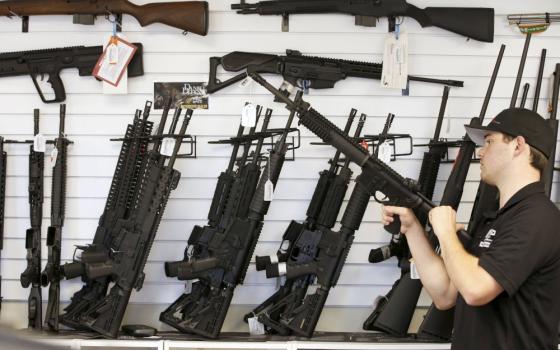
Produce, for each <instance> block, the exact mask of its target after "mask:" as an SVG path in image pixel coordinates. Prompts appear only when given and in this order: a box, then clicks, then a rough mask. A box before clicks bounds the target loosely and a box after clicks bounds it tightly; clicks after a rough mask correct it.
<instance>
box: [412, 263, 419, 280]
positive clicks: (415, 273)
mask: <svg viewBox="0 0 560 350" xmlns="http://www.w3.org/2000/svg"><path fill="white" fill-rule="evenodd" d="M410 279H411V280H419V279H420V275H419V274H418V269H417V268H416V264H415V263H414V260H413V259H410Z"/></svg>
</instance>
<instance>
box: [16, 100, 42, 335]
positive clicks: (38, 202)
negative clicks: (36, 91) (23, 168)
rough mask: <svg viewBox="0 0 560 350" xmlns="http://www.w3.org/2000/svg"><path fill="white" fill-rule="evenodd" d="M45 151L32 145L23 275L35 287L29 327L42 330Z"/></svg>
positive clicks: (22, 279) (31, 294)
mask: <svg viewBox="0 0 560 350" xmlns="http://www.w3.org/2000/svg"><path fill="white" fill-rule="evenodd" d="M33 121H34V128H33V135H35V136H36V135H37V134H39V110H38V109H35V111H34V116H33ZM44 168H45V153H44V152H38V151H35V149H34V146H33V145H31V146H30V147H29V187H28V191H29V218H30V220H31V228H29V229H27V231H26V233H25V248H26V249H27V268H26V269H25V271H24V272H23V273H22V274H21V276H20V282H21V285H22V287H24V288H28V287H29V286H31V290H30V292H29V298H28V301H27V305H28V306H27V313H28V315H27V318H28V327H29V328H32V329H39V330H40V329H42V324H43V312H42V308H43V305H42V296H41V224H42V223H43V179H44Z"/></svg>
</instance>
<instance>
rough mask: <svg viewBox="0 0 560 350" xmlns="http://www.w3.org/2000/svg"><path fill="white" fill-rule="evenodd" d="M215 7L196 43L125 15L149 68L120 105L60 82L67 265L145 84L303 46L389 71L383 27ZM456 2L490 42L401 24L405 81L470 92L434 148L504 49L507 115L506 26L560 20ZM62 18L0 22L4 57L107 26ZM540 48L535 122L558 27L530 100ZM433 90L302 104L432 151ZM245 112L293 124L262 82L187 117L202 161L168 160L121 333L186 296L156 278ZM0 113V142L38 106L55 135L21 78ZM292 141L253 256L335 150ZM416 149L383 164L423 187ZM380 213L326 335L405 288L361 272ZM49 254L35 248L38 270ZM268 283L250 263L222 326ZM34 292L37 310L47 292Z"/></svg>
mask: <svg viewBox="0 0 560 350" xmlns="http://www.w3.org/2000/svg"><path fill="white" fill-rule="evenodd" d="M134 2H135V3H148V2H150V1H147V0H137V1H134ZM209 2H210V16H211V17H210V21H211V24H210V32H209V34H208V36H206V37H201V36H196V35H193V34H189V35H187V36H183V35H181V33H180V31H178V30H175V29H173V28H170V27H166V26H163V25H157V24H156V25H151V26H149V27H146V28H141V27H140V26H139V25H138V23H137V22H136V21H135V20H134V19H133V18H132V17H130V16H125V18H124V23H123V26H124V34H125V35H126V36H127V37H128V39H130V40H131V41H133V42H141V43H143V44H144V68H145V75H144V76H143V77H139V78H133V79H130V80H129V81H128V91H129V93H128V94H127V95H103V94H102V89H101V85H100V83H99V82H97V81H96V80H95V79H93V78H91V77H79V76H78V74H77V71H75V70H66V71H64V72H63V73H62V74H61V77H62V79H63V81H64V85H65V87H66V92H67V94H68V98H67V100H66V103H67V121H66V130H67V135H68V137H69V138H70V139H71V140H73V141H74V144H73V145H72V146H70V148H69V157H68V191H67V205H66V222H65V226H64V230H63V245H62V258H63V260H64V262H67V261H69V260H71V259H72V254H73V251H74V246H75V245H84V244H88V243H89V242H90V241H91V239H92V237H93V234H94V232H95V228H96V226H97V221H98V218H99V216H100V214H101V212H102V210H103V207H104V203H105V198H106V195H107V192H108V188H109V185H110V182H111V178H112V175H113V171H114V166H115V163H116V160H117V155H118V152H119V149H120V145H119V144H118V143H115V142H110V141H109V139H110V138H112V137H116V136H120V135H122V132H123V131H124V128H125V126H126V124H127V123H129V122H130V121H131V119H132V116H133V114H134V111H135V109H137V108H142V107H143V105H144V103H145V101H146V100H151V99H153V82H155V81H163V82H184V81H185V82H186V81H207V80H208V57H210V56H222V55H224V54H226V53H229V52H231V51H235V50H241V51H255V52H268V53H275V54H282V53H284V51H285V50H286V49H296V50H300V51H302V52H303V53H304V54H308V55H319V56H325V57H333V58H344V59H352V60H360V61H375V62H380V61H381V59H382V55H383V52H382V50H383V42H384V39H385V37H386V35H387V34H386V32H387V21H386V19H382V20H380V22H379V25H378V26H377V27H376V28H363V27H357V26H354V19H353V18H352V17H351V16H345V15H297V16H292V17H291V21H290V32H289V33H283V32H281V30H280V23H281V20H280V18H279V17H276V16H274V17H261V16H257V15H251V16H241V15H236V14H235V12H233V11H231V10H229V6H230V4H231V3H232V1H226V0H211V1H209ZM462 3H464V5H465V6H494V7H495V9H496V23H495V40H494V43H481V42H477V41H474V40H467V39H466V38H464V37H461V36H458V35H455V34H452V33H449V32H446V31H443V30H441V29H438V28H424V29H423V28H421V27H420V26H419V25H418V24H417V23H416V22H414V20H412V19H410V18H406V19H405V20H404V25H405V26H406V29H407V30H408V32H409V33H410V35H409V40H410V41H409V47H410V58H409V59H410V63H409V73H410V74H414V75H420V76H426V77H433V78H442V79H459V80H464V81H465V87H464V88H453V89H452V90H451V93H450V98H449V102H448V107H447V112H446V119H445V122H444V127H443V131H442V136H443V137H449V138H458V137H461V136H462V135H463V134H464V129H463V128H462V125H463V124H465V123H467V122H468V121H469V119H470V118H471V117H473V116H478V114H479V111H480V108H481V105H482V101H483V97H484V95H485V92H486V87H487V84H488V82H489V78H490V75H491V72H492V68H493V65H494V62H495V59H496V55H497V54H498V51H499V46H500V45H501V44H502V43H503V44H506V45H507V49H506V52H505V57H504V60H503V63H502V67H501V70H500V73H499V78H498V80H497V82H496V87H495V91H494V94H493V99H492V101H491V103H490V106H489V109H488V116H489V117H491V116H492V115H494V114H496V113H497V112H498V111H500V110H501V109H503V108H506V107H508V106H509V103H510V98H511V93H512V89H513V84H514V81H515V75H516V73H517V67H518V62H519V57H520V56H521V52H522V48H523V43H524V37H523V36H522V35H521V34H520V33H519V31H518V30H517V29H516V28H515V27H512V26H509V25H508V23H507V20H506V15H507V14H510V13H520V12H521V13H530V12H545V11H549V12H555V11H558V4H557V2H556V1H553V0H541V1H533V2H521V1H516V2H513V1H507V2H506V1H499V0H487V1H482V0H473V1H463V2H462ZM414 4H415V5H417V6H419V7H425V6H447V5H448V4H449V2H448V1H444V0H432V1H428V0H417V1H414ZM453 5H455V6H459V5H460V3H459V2H454V3H453ZM71 21H72V18H71V17H70V16H47V17H40V16H37V17H32V18H31V19H30V33H21V32H20V28H21V23H20V21H19V20H18V19H11V20H10V19H8V18H0V42H1V43H2V46H1V49H0V51H2V52H9V51H20V50H32V49H42V48H53V47H64V46H74V45H86V46H90V45H101V44H104V43H105V42H106V41H107V40H108V37H109V35H110V31H111V25H110V24H109V22H107V21H106V20H104V19H103V18H98V20H97V22H96V25H95V26H93V27H91V26H80V25H73V24H72V23H71ZM542 48H547V49H548V59H547V63H546V66H545V78H544V81H543V89H542V96H541V100H540V104H539V111H540V112H541V113H543V114H544V115H547V113H546V109H547V103H548V99H549V95H550V91H549V90H550V84H549V83H550V82H551V79H550V76H551V74H552V71H553V68H554V64H555V63H557V62H560V26H558V25H553V26H552V27H551V28H550V29H549V30H548V31H546V32H545V33H543V34H540V35H536V36H534V37H533V40H532V44H531V48H530V50H529V56H528V59H527V65H526V69H525V72H526V73H525V79H524V80H523V82H529V83H531V84H532V88H531V90H530V96H532V94H533V87H534V84H535V78H536V74H537V68H538V62H539V56H540V52H541V49H542ZM230 76H231V74H229V73H224V74H221V75H220V77H221V78H222V80H225V79H226V78H228V77H230ZM270 81H271V82H273V83H274V84H276V85H277V86H278V85H279V84H280V82H281V80H280V79H279V78H278V77H270ZM441 93H442V87H441V86H439V85H433V84H424V83H411V85H410V96H408V97H403V96H401V93H400V91H395V90H386V89H383V88H381V87H380V86H379V81H371V80H364V79H352V78H349V79H347V80H345V81H341V82H339V83H338V84H337V85H336V87H335V88H334V89H328V90H312V91H310V93H309V95H308V96H306V97H305V98H306V100H308V101H309V102H311V103H312V104H313V106H314V107H315V108H316V109H317V110H319V111H320V112H322V113H323V114H324V115H325V116H327V117H329V119H330V120H332V121H333V122H334V123H336V124H337V125H339V126H343V125H344V123H345V120H346V115H347V114H348V111H349V110H350V108H352V107H354V108H357V109H358V110H359V112H361V113H365V114H367V115H368V119H367V122H366V126H365V133H366V134H376V133H378V132H379V131H380V130H381V128H382V126H383V123H384V120H385V117H386V115H387V113H389V112H391V113H394V114H396V118H395V121H394V124H393V129H392V131H393V132H395V133H410V134H412V135H413V136H414V142H415V143H418V144H421V143H426V142H427V141H428V139H429V138H430V137H431V135H432V134H433V129H434V126H435V121H436V116H437V112H438V109H439V103H440V98H441ZM245 101H252V102H253V103H258V104H261V105H264V106H266V107H271V108H274V114H273V118H272V122H271V124H272V127H281V126H283V125H284V123H285V121H286V116H287V111H286V110H285V108H284V107H283V106H282V105H281V104H276V103H274V102H273V101H272V97H271V95H270V94H268V93H267V92H266V91H265V90H264V89H262V88H261V87H259V86H256V84H254V85H251V86H248V87H240V86H238V85H235V86H233V87H230V88H228V89H224V90H222V91H220V92H218V93H216V94H214V95H212V96H211V97H210V108H209V109H208V110H200V111H196V112H195V114H194V117H193V120H192V123H191V126H190V127H189V132H190V133H191V134H193V135H196V136H197V137H198V147H197V148H198V157H197V159H186V160H179V161H178V162H177V163H176V167H177V169H178V170H179V171H181V173H182V178H181V182H180V184H179V187H178V188H177V190H176V191H174V192H173V193H172V196H171V199H170V201H169V204H168V206H167V209H166V212H165V215H164V217H163V221H162V224H161V226H160V229H159V232H158V235H157V238H156V241H155V243H154V246H153V249H152V251H151V253H150V256H149V259H148V263H147V265H146V269H145V272H146V274H147V277H146V281H145V283H144V288H143V289H142V290H141V291H140V292H135V293H133V296H132V299H131V304H130V306H129V310H128V312H127V315H126V318H127V321H128V322H134V323H147V324H151V325H154V326H157V327H161V326H162V325H161V324H160V323H159V322H158V320H157V319H158V316H159V312H160V311H162V310H163V309H164V308H165V307H166V306H167V305H168V304H170V303H171V302H173V301H174V300H175V299H176V298H177V297H178V296H179V295H180V294H181V292H182V291H183V289H184V285H183V283H181V282H178V281H177V280H174V279H169V278H166V277H165V274H164V271H163V262H164V261H168V260H177V259H180V258H181V257H182V254H183V249H184V247H185V245H186V239H187V237H188V235H189V234H190V231H191V229H192V227H193V226H194V225H197V224H198V225H202V224H204V223H205V218H206V214H207V211H208V207H209V205H210V201H211V197H212V194H213V190H214V186H215V183H216V177H217V176H218V174H219V172H220V171H221V170H222V169H224V168H225V167H226V164H227V161H228V156H229V153H230V148H229V147H228V146H223V145H209V144H208V143H207V142H208V141H210V140H216V139H219V138H223V137H227V136H230V135H232V134H234V133H235V131H236V130H237V125H238V123H239V119H240V112H241V107H242V105H243V104H244V102H245ZM529 103H532V99H529ZM0 106H1V108H0V135H2V136H4V137H5V138H8V139H29V138H30V137H31V133H32V127H33V123H32V115H33V109H34V108H40V109H41V131H42V132H43V133H45V134H47V135H48V136H49V137H54V136H55V134H56V132H57V128H58V105H56V104H55V105H46V104H43V103H42V102H41V101H40V99H39V96H38V95H37V93H36V92H35V89H34V86H33V84H32V82H31V79H29V77H14V78H2V79H0ZM152 115H153V117H152V120H157V119H158V117H159V111H156V112H154V113H153V114H152ZM301 135H302V138H301V142H302V146H301V148H300V149H298V150H297V151H296V160H295V161H294V162H288V163H286V165H285V167H284V170H283V172H282V176H281V179H280V181H279V183H278V186H277V188H276V192H275V199H274V201H273V203H272V205H271V207H270V211H269V214H268V215H267V216H266V220H265V225H264V229H263V232H262V234H261V237H260V240H259V243H258V245H257V249H256V253H257V254H261V255H262V254H270V253H273V252H275V251H276V249H277V248H278V245H279V241H280V239H281V236H282V233H283V231H284V229H285V228H286V227H287V225H288V223H289V222H290V220H292V219H298V220H302V219H304V218H305V210H306V208H307V205H308V201H309V199H310V197H311V194H312V191H313V188H314V185H315V182H316V180H317V178H318V172H319V171H320V170H322V169H323V168H325V167H326V166H327V161H328V159H329V157H330V156H332V154H333V150H332V149H331V148H329V147H325V146H311V145H310V142H314V141H317V138H315V137H314V136H313V135H312V134H311V133H310V132H309V131H307V130H305V129H303V128H302V129H301ZM6 151H7V152H8V154H9V157H8V178H7V186H6V192H7V193H6V218H5V237H4V250H3V251H2V260H1V264H2V271H1V272H2V296H3V297H4V303H3V308H2V315H1V318H2V320H3V322H6V323H10V324H12V325H14V326H17V327H24V326H25V325H26V318H27V316H26V300H27V296H28V293H29V290H27V289H23V288H22V287H21V285H20V282H19V275H20V273H21V272H22V271H23V270H24V269H25V266H26V260H25V254H26V251H25V230H26V229H27V228H28V226H29V206H28V200H27V175H28V164H27V161H28V157H27V153H28V148H27V147H23V146H15V145H7V146H6ZM423 152H424V149H422V148H417V149H415V150H414V153H413V155H411V156H408V157H404V158H400V159H399V160H397V161H396V162H392V163H391V164H390V165H391V166H392V167H393V168H394V169H396V170H397V171H398V172H399V173H401V174H402V175H403V176H407V177H411V178H416V177H417V176H418V171H419V167H420V163H421V159H422V153H423ZM46 164H49V163H48V162H47V163H46ZM449 172H450V165H443V166H442V168H441V171H440V175H439V181H438V184H437V189H436V195H435V200H436V201H437V200H439V198H440V196H441V193H442V189H443V186H444V185H445V179H446V178H447V176H448V174H449ZM478 180H479V175H478V169H477V166H476V165H475V166H473V167H472V169H471V172H470V173H469V176H468V182H467V184H466V185H465V191H464V196H463V202H462V204H461V207H460V209H459V218H460V220H461V221H463V222H465V221H468V218H469V215H470V211H471V209H472V207H473V200H474V196H475V193H476V189H477V186H478ZM50 183H51V167H50V166H49V165H47V167H46V178H45V210H44V222H43V237H46V227H47V226H48V225H49V218H50V188H51V186H50ZM347 197H348V196H347ZM557 197H558V196H557V191H556V187H554V191H553V198H554V200H555V201H558V199H557ZM343 208H344V206H343ZM379 211H380V209H379V205H377V204H376V203H375V202H373V201H372V202H371V203H370V206H369V208H368V210H367V213H366V215H365V217H364V221H363V224H362V226H361V228H360V230H359V232H358V233H357V234H356V240H355V243H354V246H353V247H352V250H351V252H350V255H349V257H348V260H347V263H346V265H345V267H344V269H343V271H342V275H341V277H340V280H339V281H338V285H337V286H336V287H335V288H333V289H332V290H331V293H330V296H329V299H328V301H327V305H326V307H325V314H324V317H323V318H322V319H321V322H320V324H319V327H318V329H319V330H329V331H335V330H347V331H359V330H360V329H361V324H362V322H363V320H364V319H365V317H367V315H368V314H369V312H370V310H371V307H372V304H373V301H374V299H375V298H376V297H377V296H378V295H382V294H385V293H386V292H387V291H388V290H389V288H390V286H391V285H392V284H393V282H394V281H395V279H396V278H397V277H398V276H399V270H398V269H397V267H396V261H395V260H394V259H391V260H388V261H386V262H384V263H381V264H377V265H372V264H368V263H367V256H368V252H369V250H370V249H371V248H374V247H378V246H381V245H383V244H385V243H386V242H387V241H388V240H389V235H388V234H387V233H386V232H384V231H383V229H382V227H381V225H380V222H379ZM43 241H44V240H43ZM46 252H47V249H46V247H45V245H43V258H44V259H46ZM44 262H45V260H44V261H43V263H44ZM79 287H80V283H79V281H76V280H73V281H63V282H62V293H61V297H62V300H63V302H65V301H68V300H69V298H70V296H71V295H72V294H73V292H74V291H76V290H77V289H78V288H79ZM276 287H277V281H275V280H267V279H266V278H265V276H264V273H257V272H256V271H255V268H254V265H253V264H252V265H251V266H250V268H249V272H248V274H247V277H246V279H245V283H244V284H243V285H242V286H239V287H238V288H237V289H236V291H235V296H234V300H233V306H232V309H231V311H230V314H229V315H228V319H227V321H226V324H225V329H227V330H232V329H235V330H244V329H245V326H244V324H243V323H242V322H241V321H240V317H241V315H242V314H243V312H245V311H247V310H249V309H250V307H251V306H253V305H256V304H258V303H259V302H261V301H263V300H264V299H265V298H266V297H267V296H269V295H270V294H272V293H273V292H274V291H275V289H276ZM43 295H44V297H45V298H46V295H47V290H46V289H45V290H44V291H43ZM429 303H430V301H429V298H427V297H425V296H423V297H422V299H421V302H420V304H419V306H421V307H425V306H427V305H429Z"/></svg>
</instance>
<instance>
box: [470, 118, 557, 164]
mask: <svg viewBox="0 0 560 350" xmlns="http://www.w3.org/2000/svg"><path fill="white" fill-rule="evenodd" d="M465 129H466V130H467V135H469V137H470V138H471V140H472V141H473V142H474V143H476V144H477V145H484V136H485V135H487V134H488V132H489V131H497V132H501V133H504V134H507V135H510V136H514V137H517V136H523V138H525V142H527V143H528V144H529V145H531V146H533V147H535V148H536V149H538V150H539V151H541V152H542V153H543V154H544V155H545V156H546V157H547V158H550V152H551V151H552V148H553V146H554V143H555V142H556V140H554V134H553V132H552V128H551V127H550V126H549V125H548V123H547V121H546V120H545V119H544V118H543V117H541V116H540V115H539V114H538V113H536V112H533V111H531V110H529V109H525V108H508V109H504V110H503V111H501V112H500V113H499V114H498V115H497V116H496V117H495V118H494V119H492V121H491V122H490V123H489V124H488V125H487V126H472V125H465Z"/></svg>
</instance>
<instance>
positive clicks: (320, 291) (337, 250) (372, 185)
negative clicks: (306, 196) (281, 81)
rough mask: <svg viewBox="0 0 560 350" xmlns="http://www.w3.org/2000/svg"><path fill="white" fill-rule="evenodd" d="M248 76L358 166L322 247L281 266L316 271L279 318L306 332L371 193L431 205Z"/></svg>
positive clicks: (290, 272)
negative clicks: (309, 289) (313, 283)
mask: <svg viewBox="0 0 560 350" xmlns="http://www.w3.org/2000/svg"><path fill="white" fill-rule="evenodd" d="M251 77H252V78H253V79H254V80H255V81H257V82H258V83H259V84H260V85H262V86H263V87H265V88H266V89H267V90H268V91H270V92H271V93H272V94H273V95H274V96H275V97H276V98H278V99H279V100H280V101H281V102H283V103H285V104H286V105H287V108H288V109H289V110H290V111H292V112H293V111H296V112H297V114H298V116H299V118H300V123H301V124H303V125H304V126H306V127H307V128H308V129H309V130H311V131H312V132H313V133H314V134H315V135H317V136H318V137H319V138H320V139H321V140H323V142H326V143H327V144H330V145H331V146H333V147H335V148H336V149H337V150H339V151H340V152H341V153H342V154H344V155H345V156H346V157H347V158H348V159H349V160H350V161H352V162H354V163H356V164H358V166H360V167H361V169H362V173H361V174H360V175H359V176H358V178H357V179H356V185H355V187H354V190H353V192H352V195H351V196H350V200H349V202H348V205H347V207H346V210H345V212H344V215H343V217H342V221H341V228H340V230H339V231H338V232H332V231H329V232H326V234H325V235H324V236H323V238H324V239H322V240H321V241H322V243H323V244H324V246H321V248H322V249H321V251H320V252H319V256H318V258H317V259H315V260H314V261H312V262H309V263H306V264H299V265H293V266H291V268H290V269H287V271H286V278H296V277H298V276H302V275H315V276H317V283H318V284H319V287H318V288H317V290H316V291H315V293H314V294H310V295H307V296H306V297H305V298H304V300H303V301H302V303H301V305H300V306H299V307H297V308H296V309H294V310H293V312H292V313H291V314H290V315H283V316H282V318H281V319H280V322H281V323H282V324H283V325H284V326H285V327H286V328H289V329H290V330H291V331H292V332H294V333H295V334H298V335H303V336H307V337H309V336H311V335H312V333H313V330H314V329H315V326H316V325H317V322H318V320H319V317H320V314H321V310H322V309H323V306H324V304H325V301H326V299H327V296H328V292H329V290H330V288H331V287H333V286H334V285H336V283H337V281H338V278H339V276H340V273H341V271H342V267H343V266H344V262H345V260H346V258H347V256H348V253H349V251H350V247H351V245H352V241H353V237H354V232H355V231H356V230H358V229H359V227H360V224H361V222H362V218H363V216H364V213H365V210H366V208H367V205H368V203H369V199H370V197H372V196H373V197H374V199H376V200H377V201H379V202H381V203H383V204H391V205H397V206H404V207H408V208H411V209H416V210H419V211H420V212H422V213H427V212H428V211H429V210H431V209H432V208H433V207H434V204H433V203H432V202H431V201H430V200H429V199H427V198H426V197H425V196H424V195H423V194H422V193H421V192H420V190H419V189H418V187H417V186H416V184H414V181H412V180H409V179H405V178H403V177H402V176H400V175H399V174H398V173H396V172H395V171H394V170H392V169H391V168H390V167H389V166H387V165H386V164H385V163H383V162H382V161H381V160H379V159H378V158H376V157H374V156H371V155H370V154H369V153H368V152H367V151H366V150H365V149H363V148H362V147H361V146H360V145H358V144H357V143H356V142H355V141H354V140H352V139H351V138H350V137H349V136H348V135H346V134H344V132H343V131H342V130H340V129H339V128H337V127H336V126H335V125H334V124H332V123H331V122H330V121H329V120H328V119H326V118H325V117H324V116H322V115H321V114H319V112H317V111H316V110H314V109H313V108H311V106H310V105H309V104H308V103H307V102H305V101H303V100H300V101H296V102H294V101H292V100H290V99H289V98H288V97H286V96H284V95H283V94H282V92H281V91H279V90H277V89H276V88H274V87H273V86H272V85H271V84H270V83H268V82H267V81H266V80H264V79H263V78H262V77H261V76H260V75H258V74H256V73H255V74H251ZM378 192H382V193H383V194H384V195H385V196H386V198H384V199H380V198H379V196H378Z"/></svg>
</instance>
